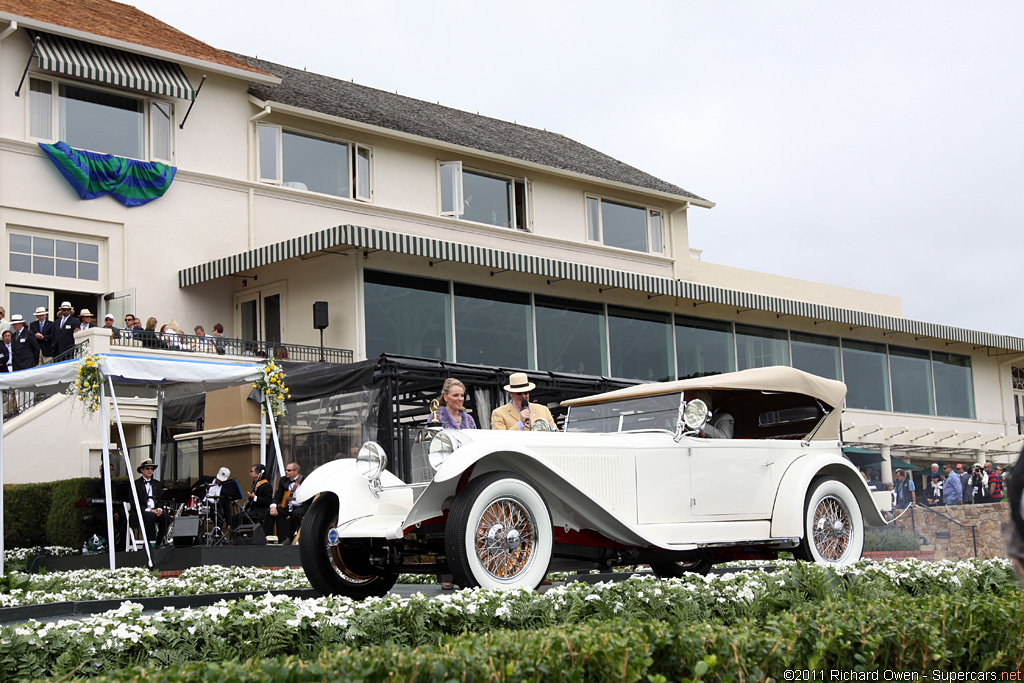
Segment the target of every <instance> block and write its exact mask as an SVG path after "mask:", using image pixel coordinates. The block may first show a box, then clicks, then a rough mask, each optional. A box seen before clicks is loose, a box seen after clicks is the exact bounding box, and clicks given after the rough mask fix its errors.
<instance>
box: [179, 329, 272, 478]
mask: <svg viewBox="0 0 1024 683" xmlns="http://www.w3.org/2000/svg"><path fill="white" fill-rule="evenodd" d="M192 331H193V332H195V333H196V338H195V340H194V342H193V344H192V350H193V351H198V352H199V353H216V352H217V348H216V347H215V346H214V345H213V341H212V340H211V339H210V338H209V337H207V336H206V329H205V328H204V327H203V326H202V325H196V326H195V328H193V330H192ZM271 488H273V487H271Z"/></svg>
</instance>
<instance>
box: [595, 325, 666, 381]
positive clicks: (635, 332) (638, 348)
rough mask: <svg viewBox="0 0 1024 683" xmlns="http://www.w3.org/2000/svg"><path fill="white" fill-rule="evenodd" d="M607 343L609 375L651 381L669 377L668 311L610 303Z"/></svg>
mask: <svg viewBox="0 0 1024 683" xmlns="http://www.w3.org/2000/svg"><path fill="white" fill-rule="evenodd" d="M608 346H609V356H610V365H611V374H612V376H614V377H628V378H633V379H641V380H645V381H653V382H664V381H667V380H669V379H671V378H672V375H673V365H674V363H673V358H672V356H673V353H672V324H671V321H670V320H669V316H668V314H666V313H654V312H650V311H638V310H636V309H629V308H618V307H615V306H609V307H608Z"/></svg>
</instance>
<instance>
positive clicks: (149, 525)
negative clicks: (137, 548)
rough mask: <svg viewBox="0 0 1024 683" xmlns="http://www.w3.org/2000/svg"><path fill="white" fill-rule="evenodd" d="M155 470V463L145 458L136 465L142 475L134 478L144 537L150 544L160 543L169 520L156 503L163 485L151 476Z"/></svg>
mask: <svg viewBox="0 0 1024 683" xmlns="http://www.w3.org/2000/svg"><path fill="white" fill-rule="evenodd" d="M154 470H156V463H154V462H153V461H152V460H146V461H145V462H143V463H142V464H141V465H139V466H138V468H137V471H138V472H139V474H141V475H142V476H141V477H139V478H138V479H136V480H135V491H136V493H138V494H139V507H140V508H141V509H142V523H143V525H145V529H146V539H147V540H149V543H150V545H160V544H161V543H163V542H164V537H165V536H166V535H167V525H168V524H169V522H170V520H168V519H167V515H165V514H164V511H163V508H161V507H160V506H158V505H157V501H159V500H160V498H161V497H162V496H163V494H164V485H163V484H161V483H160V480H159V479H155V478H154V477H153V472H154Z"/></svg>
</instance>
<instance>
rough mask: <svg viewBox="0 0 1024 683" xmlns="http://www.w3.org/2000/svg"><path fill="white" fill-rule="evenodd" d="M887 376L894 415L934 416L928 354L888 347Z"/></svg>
mask: <svg viewBox="0 0 1024 683" xmlns="http://www.w3.org/2000/svg"><path fill="white" fill-rule="evenodd" d="M889 376H890V377H891V378H892V409H893V412H896V413H918V414H920V415H934V414H935V405H934V403H933V402H932V395H933V394H932V364H931V359H930V356H929V353H928V352H927V351H921V350H920V349H906V348H902V347H899V346H890V347H889Z"/></svg>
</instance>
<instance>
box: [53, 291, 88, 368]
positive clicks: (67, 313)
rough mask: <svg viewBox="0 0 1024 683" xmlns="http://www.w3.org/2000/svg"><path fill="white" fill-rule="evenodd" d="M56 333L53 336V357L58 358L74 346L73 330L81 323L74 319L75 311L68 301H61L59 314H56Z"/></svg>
mask: <svg viewBox="0 0 1024 683" xmlns="http://www.w3.org/2000/svg"><path fill="white" fill-rule="evenodd" d="M55 322H56V323H57V332H56V333H55V334H54V336H53V340H54V342H53V346H54V348H53V355H54V356H59V355H60V354H62V353H64V352H65V351H67V350H69V349H70V348H71V347H73V346H74V345H75V330H77V329H78V326H79V325H80V324H81V321H80V320H79V319H78V318H76V317H75V309H74V308H73V307H72V306H71V302H70V301H63V302H61V305H60V313H58V314H57V320H56V321H55Z"/></svg>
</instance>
